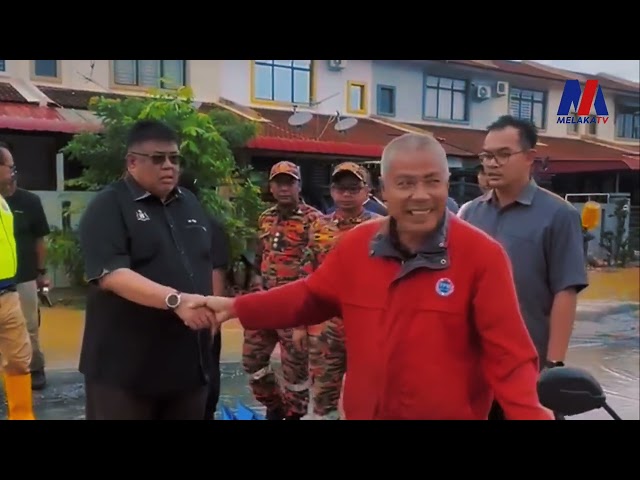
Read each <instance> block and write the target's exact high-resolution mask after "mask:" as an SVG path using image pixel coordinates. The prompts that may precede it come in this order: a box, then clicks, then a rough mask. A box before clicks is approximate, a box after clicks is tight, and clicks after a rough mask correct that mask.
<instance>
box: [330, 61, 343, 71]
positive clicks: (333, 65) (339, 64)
mask: <svg viewBox="0 0 640 480" xmlns="http://www.w3.org/2000/svg"><path fill="white" fill-rule="evenodd" d="M346 66H347V61H346V60H329V69H331V70H342V69H343V68H345V67H346Z"/></svg>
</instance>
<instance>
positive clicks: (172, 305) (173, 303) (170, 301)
mask: <svg viewBox="0 0 640 480" xmlns="http://www.w3.org/2000/svg"><path fill="white" fill-rule="evenodd" d="M181 297H182V295H181V293H180V292H174V293H170V294H169V295H167V297H166V298H165V299H164V303H166V304H167V307H168V308H169V310H175V309H176V308H178V306H179V305H180V299H181Z"/></svg>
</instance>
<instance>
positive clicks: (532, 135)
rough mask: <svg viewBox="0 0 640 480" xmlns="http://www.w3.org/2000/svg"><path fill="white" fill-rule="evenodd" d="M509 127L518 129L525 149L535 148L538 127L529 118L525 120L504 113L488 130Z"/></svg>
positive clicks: (521, 143)
mask: <svg viewBox="0 0 640 480" xmlns="http://www.w3.org/2000/svg"><path fill="white" fill-rule="evenodd" d="M508 127H513V128H515V129H516V130H518V133H519V134H520V145H521V146H522V148H523V150H529V149H531V148H534V147H535V146H536V144H537V143H538V129H537V128H536V126H535V125H534V124H533V123H532V122H531V121H529V120H523V119H521V118H516V117H513V116H511V115H503V116H501V117H500V118H498V119H497V120H496V121H495V122H493V123H492V124H491V125H489V126H488V127H487V132H492V131H495V130H504V129H505V128H508Z"/></svg>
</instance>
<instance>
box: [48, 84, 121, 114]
mask: <svg viewBox="0 0 640 480" xmlns="http://www.w3.org/2000/svg"><path fill="white" fill-rule="evenodd" d="M38 89H39V90H40V91H41V92H42V93H44V94H45V95H46V96H47V97H49V98H50V99H51V100H53V101H54V102H55V103H57V104H58V105H60V106H61V107H66V108H79V109H87V108H89V101H90V100H91V99H92V98H93V97H105V98H110V99H114V100H116V99H125V98H128V97H129V96H127V95H120V94H116V93H105V92H95V91H91V90H74V89H70V88H61V87H45V86H42V85H38Z"/></svg>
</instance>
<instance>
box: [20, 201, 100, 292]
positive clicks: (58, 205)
mask: <svg viewBox="0 0 640 480" xmlns="http://www.w3.org/2000/svg"><path fill="white" fill-rule="evenodd" d="M33 193H35V194H37V195H38V196H39V197H40V199H41V200H42V206H43V207H44V211H45V214H46V216H47V220H48V221H49V225H51V226H52V227H57V228H62V212H63V208H64V203H65V202H69V203H70V205H69V209H70V211H71V212H72V213H71V217H70V223H71V227H72V228H76V227H77V226H78V222H79V221H80V217H81V215H82V211H83V210H84V207H85V206H86V204H87V203H88V202H89V200H90V199H91V198H93V196H94V195H95V194H96V193H95V192H44V191H34V192H33ZM50 276H51V281H52V283H53V286H54V287H58V288H64V287H67V286H69V282H68V281H67V279H66V277H65V276H64V275H63V274H62V273H61V272H60V271H52V272H50Z"/></svg>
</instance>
